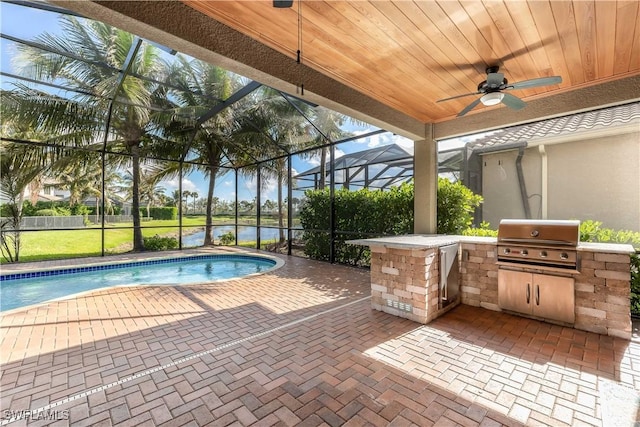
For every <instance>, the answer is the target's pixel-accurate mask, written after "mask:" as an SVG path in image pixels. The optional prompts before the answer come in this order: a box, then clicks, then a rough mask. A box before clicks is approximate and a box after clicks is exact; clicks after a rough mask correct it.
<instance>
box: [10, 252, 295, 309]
mask: <svg viewBox="0 0 640 427" xmlns="http://www.w3.org/2000/svg"><path fill="white" fill-rule="evenodd" d="M122 255H123V254H119V255H114V256H113V257H112V256H107V257H100V258H99V260H100V261H99V262H93V263H88V264H87V263H82V264H65V265H57V266H48V267H47V266H43V265H42V263H50V262H56V261H41V262H32V263H23V264H15V266H19V267H21V268H17V269H12V270H15V271H11V272H4V271H3V272H2V273H1V274H0V276H6V275H12V274H22V273H28V271H27V268H25V267H33V270H34V271H57V270H68V269H73V268H74V267H75V268H85V267H94V266H100V265H115V264H130V263H133V262H145V261H154V260H160V259H163V258H171V259H179V258H193V257H196V256H216V255H226V256H251V257H256V258H266V259H269V260H271V261H274V262H275V264H274V266H273V267H271V268H269V269H268V270H265V271H260V272H257V273H251V274H247V275H244V276H237V277H230V278H226V279H218V280H211V281H206V282H192V283H184V284H181V283H175V284H170V283H163V284H162V285H158V284H154V283H149V284H140V283H130V284H122V285H114V286H105V287H102V288H96V289H91V290H88V291H82V292H77V293H75V294H70V295H65V296H62V297H58V298H53V299H49V300H46V301H43V302H39V303H36V304H31V305H25V306H22V307H16V308H12V309H10V310H5V311H0V316H5V315H8V314H13V313H16V312H19V311H24V310H32V309H37V308H39V307H42V306H45V305H48V304H50V303H53V302H59V301H64V300H68V299H73V298H78V297H81V296H86V295H89V294H92V293H96V292H102V291H105V290H107V289H113V288H134V287H138V286H139V287H145V286H174V287H182V286H185V287H189V286H202V285H215V284H219V283H224V282H232V281H237V280H242V279H247V278H251V277H255V276H259V275H263V274H267V273H271V272H273V271H276V270H278V269H280V268H282V267H283V266H284V264H285V261H284V259H282V258H280V257H278V256H276V255H274V254H270V253H265V252H263V251H258V250H249V249H246V248H239V247H228V246H225V249H224V250H223V249H221V248H195V249H188V250H182V251H167V252H156V253H152V254H150V253H148V252H141V253H128V254H124V255H125V256H124V257H123V256H122ZM136 255H144V257H141V258H138V257H136ZM115 257H118V258H120V259H118V260H117V261H116V260H114V258H115ZM132 257H133V258H132ZM82 260H93V258H86V257H85V258H74V259H73V261H78V262H80V261H82ZM58 261H65V262H66V261H71V260H70V259H65V260H58ZM36 267H37V269H36ZM3 270H4V266H3ZM49 277H51V276H49Z"/></svg>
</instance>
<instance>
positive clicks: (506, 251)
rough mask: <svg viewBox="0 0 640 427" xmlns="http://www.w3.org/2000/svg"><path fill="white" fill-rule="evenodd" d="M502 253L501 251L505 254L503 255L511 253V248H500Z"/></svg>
mask: <svg viewBox="0 0 640 427" xmlns="http://www.w3.org/2000/svg"><path fill="white" fill-rule="evenodd" d="M502 253H503V254H505V255H509V254H510V253H511V249H509V248H504V249H503V250H502Z"/></svg>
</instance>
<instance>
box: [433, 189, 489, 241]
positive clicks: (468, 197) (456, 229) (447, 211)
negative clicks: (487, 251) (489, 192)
mask: <svg viewBox="0 0 640 427" xmlns="http://www.w3.org/2000/svg"><path fill="white" fill-rule="evenodd" d="M480 203H482V196H479V195H477V194H475V193H473V192H472V191H471V190H469V189H468V188H467V187H465V186H464V185H463V184H462V183H461V182H451V181H449V180H448V179H445V178H438V233H440V234H462V232H463V231H464V230H466V229H467V228H469V227H470V226H471V224H472V223H473V213H474V211H475V210H476V208H477V207H478V206H480Z"/></svg>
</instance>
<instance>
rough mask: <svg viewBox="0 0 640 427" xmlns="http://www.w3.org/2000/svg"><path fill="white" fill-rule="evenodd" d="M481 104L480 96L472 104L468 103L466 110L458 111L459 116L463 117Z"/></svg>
mask: <svg viewBox="0 0 640 427" xmlns="http://www.w3.org/2000/svg"><path fill="white" fill-rule="evenodd" d="M514 98H515V97H514ZM478 104H480V98H478V99H476V100H475V101H473V102H472V103H471V104H469V105H467V106H466V107H465V108H464V110H462V111H460V112H459V113H458V117H462V116H464V115H465V114H467V113H468V112H469V111H471V110H473V109H474V108H476V105H478Z"/></svg>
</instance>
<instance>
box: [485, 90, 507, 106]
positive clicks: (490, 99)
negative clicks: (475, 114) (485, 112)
mask: <svg viewBox="0 0 640 427" xmlns="http://www.w3.org/2000/svg"><path fill="white" fill-rule="evenodd" d="M502 98H504V94H503V93H500V92H490V93H487V94H484V95H483V96H482V98H480V102H482V103H483V104H484V105H486V106H491V105H497V104H499V103H501V102H502Z"/></svg>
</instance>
